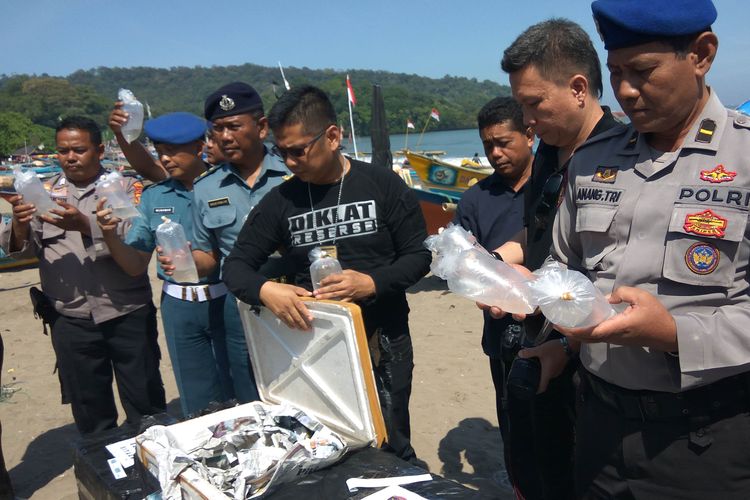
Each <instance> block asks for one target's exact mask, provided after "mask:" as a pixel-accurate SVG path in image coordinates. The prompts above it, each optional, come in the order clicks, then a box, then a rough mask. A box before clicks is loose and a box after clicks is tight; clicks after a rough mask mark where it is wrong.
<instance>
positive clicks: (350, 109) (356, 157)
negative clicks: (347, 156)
mask: <svg viewBox="0 0 750 500" xmlns="http://www.w3.org/2000/svg"><path fill="white" fill-rule="evenodd" d="M350 85H351V82H350V81H349V75H346V102H348V103H349V125H350V126H351V128H352V143H353V144H354V158H355V159H357V160H358V159H359V152H358V151H357V138H356V137H355V136H354V115H352V98H351V96H350V95H349V86H350Z"/></svg>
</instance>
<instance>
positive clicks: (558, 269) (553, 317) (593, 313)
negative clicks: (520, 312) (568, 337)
mask: <svg viewBox="0 0 750 500" xmlns="http://www.w3.org/2000/svg"><path fill="white" fill-rule="evenodd" d="M534 275H536V276H537V279H535V280H533V281H530V282H529V283H528V288H529V293H530V298H531V301H532V302H533V303H534V304H536V305H538V306H539V308H540V309H541V310H542V313H543V314H544V316H545V317H546V318H547V319H548V320H549V321H550V322H551V323H552V324H554V325H559V326H562V327H565V328H588V327H592V326H596V325H598V324H599V323H601V322H602V321H604V320H606V319H608V318H610V317H612V316H614V314H615V310H614V308H613V307H612V305H611V304H610V303H609V302H608V301H607V299H606V298H605V297H604V295H603V294H602V292H600V291H599V289H598V288H596V286H594V284H593V283H592V282H591V280H589V279H588V278H587V277H586V276H584V275H583V274H581V273H579V272H578V271H574V270H572V269H567V268H566V267H564V266H562V265H560V264H559V263H557V262H548V263H546V264H545V265H544V266H542V267H541V268H539V269H538V270H536V271H534Z"/></svg>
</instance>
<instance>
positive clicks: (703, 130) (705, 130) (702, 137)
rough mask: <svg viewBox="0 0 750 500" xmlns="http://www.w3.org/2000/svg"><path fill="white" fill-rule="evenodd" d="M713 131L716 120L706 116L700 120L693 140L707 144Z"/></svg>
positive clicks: (712, 135) (712, 136) (711, 137)
mask: <svg viewBox="0 0 750 500" xmlns="http://www.w3.org/2000/svg"><path fill="white" fill-rule="evenodd" d="M715 131H716V122H715V121H713V120H709V119H708V118H706V119H705V120H703V121H702V122H701V125H700V127H698V133H697V134H695V142H702V143H704V144H709V143H710V142H711V140H712V139H713V138H714V132H715Z"/></svg>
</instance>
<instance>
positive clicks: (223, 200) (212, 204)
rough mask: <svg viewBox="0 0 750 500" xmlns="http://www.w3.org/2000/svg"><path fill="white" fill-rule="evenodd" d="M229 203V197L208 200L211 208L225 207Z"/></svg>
mask: <svg viewBox="0 0 750 500" xmlns="http://www.w3.org/2000/svg"><path fill="white" fill-rule="evenodd" d="M224 205H229V198H216V199H215V200H208V206H209V208H216V207H223V206H224Z"/></svg>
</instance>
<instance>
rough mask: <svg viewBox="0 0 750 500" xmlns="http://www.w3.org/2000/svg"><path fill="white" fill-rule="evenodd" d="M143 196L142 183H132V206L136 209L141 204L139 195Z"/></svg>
mask: <svg viewBox="0 0 750 500" xmlns="http://www.w3.org/2000/svg"><path fill="white" fill-rule="evenodd" d="M142 194H143V183H142V182H141V181H136V182H134V183H133V205H135V206H136V207H137V206H138V205H139V204H140V203H141V195H142Z"/></svg>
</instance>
